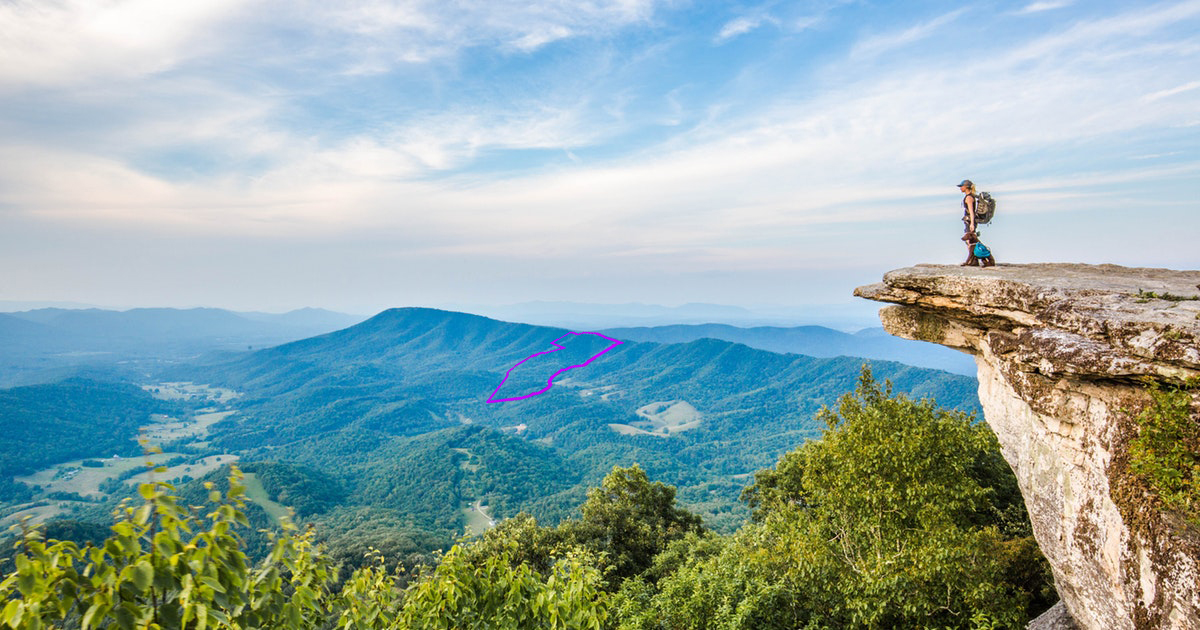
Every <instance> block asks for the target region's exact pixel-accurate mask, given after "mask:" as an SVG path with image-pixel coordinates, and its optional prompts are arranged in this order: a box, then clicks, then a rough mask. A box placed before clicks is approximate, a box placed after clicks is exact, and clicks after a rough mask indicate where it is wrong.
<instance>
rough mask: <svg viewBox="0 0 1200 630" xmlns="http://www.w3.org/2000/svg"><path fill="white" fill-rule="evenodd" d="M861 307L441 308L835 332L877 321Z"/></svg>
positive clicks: (533, 320)
mask: <svg viewBox="0 0 1200 630" xmlns="http://www.w3.org/2000/svg"><path fill="white" fill-rule="evenodd" d="M861 302H862V303H861V304H860V303H850V304H836V305H805V306H793V307H782V306H775V307H756V308H753V309H751V308H744V307H741V306H729V305H725V304H705V303H689V304H683V305H680V306H662V305H659V304H642V303H637V302H631V303H626V304H594V303H587V302H562V301H559V302H549V301H537V302H522V303H519V304H507V305H466V304H461V305H446V306H445V308H446V309H448V310H452V311H461V312H467V313H476V314H479V315H484V316H487V317H493V318H496V319H500V320H504V321H511V322H524V323H527V324H537V325H541V326H554V327H557V328H571V329H573V330H597V329H601V328H615V327H629V326H668V325H675V324H709V323H716V324H729V325H733V326H743V327H745V326H794V325H798V324H819V325H822V326H830V327H833V328H836V329H840V330H858V329H861V328H867V327H871V326H876V325H877V324H878V322H879V319H878V317H877V316H876V314H875V313H876V310H877V309H876V307H875V305H872V304H868V303H866V302H865V301H861Z"/></svg>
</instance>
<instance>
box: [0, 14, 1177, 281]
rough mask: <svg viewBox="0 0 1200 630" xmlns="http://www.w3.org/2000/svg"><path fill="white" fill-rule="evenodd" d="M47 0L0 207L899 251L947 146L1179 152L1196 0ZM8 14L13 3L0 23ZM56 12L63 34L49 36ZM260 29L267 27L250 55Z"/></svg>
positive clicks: (569, 244)
mask: <svg viewBox="0 0 1200 630" xmlns="http://www.w3.org/2000/svg"><path fill="white" fill-rule="evenodd" d="M468 5H469V6H468ZM534 5H537V6H534ZM52 6H53V7H54V9H53V10H49V11H47V12H44V14H43V15H41V16H40V17H36V16H35V14H36V13H37V12H35V11H33V10H32V8H31V7H32V5H31V4H27V3H15V4H14V3H9V4H0V13H3V15H0V60H5V61H7V60H20V59H25V58H26V57H27V56H30V55H32V56H37V55H43V56H45V57H46V58H45V59H43V60H41V61H40V62H38V63H41V64H42V65H41V66H38V67H40V68H41V70H39V71H37V72H33V71H29V70H13V69H12V68H11V67H10V65H9V64H7V63H0V91H6V94H7V96H6V98H4V99H2V100H0V220H4V221H14V222H15V221H17V220H20V221H30V222H40V223H39V224H45V225H52V226H57V229H61V230H68V229H71V230H82V229H85V228H86V229H96V230H100V229H103V230H108V231H110V232H116V233H123V234H124V233H134V232H136V233H139V234H143V233H145V234H153V235H154V236H155V238H160V237H161V238H169V237H173V236H178V237H179V238H183V237H185V236H186V237H191V236H195V235H201V236H204V237H206V238H211V239H214V240H219V239H245V241H246V242H253V243H257V244H259V245H261V246H262V247H268V248H269V247H275V245H270V243H276V244H278V243H286V242H290V241H301V240H302V241H304V242H307V243H329V244H331V245H330V246H331V247H334V246H336V247H338V248H345V249H347V250H354V251H355V253H354V256H368V255H369V256H373V257H381V259H386V260H403V261H415V260H418V259H420V260H424V261H425V263H424V264H427V265H428V268H434V267H438V268H440V265H441V264H442V263H444V264H445V265H459V266H464V265H467V263H465V262H462V261H475V262H478V263H479V264H481V265H484V266H487V267H488V273H489V274H492V273H494V274H497V275H500V276H502V275H503V273H505V272H504V270H505V269H508V270H509V271H508V272H507V273H510V274H517V273H529V274H535V273H543V272H540V271H537V269H538V268H554V269H555V270H556V271H555V273H561V274H564V275H563V276H562V277H564V278H567V277H582V276H580V275H579V274H583V276H588V274H591V273H593V272H591V271H588V269H590V268H597V269H601V268H602V269H604V270H607V271H605V273H608V272H609V271H611V272H612V273H614V274H617V275H620V274H626V273H628V274H643V275H647V276H649V275H653V274H655V273H658V274H663V273H667V272H668V271H669V272H671V273H676V272H678V273H684V272H688V273H691V272H705V273H707V272H710V271H712V272H716V271H721V270H731V269H733V270H764V269H783V268H796V267H805V266H806V267H811V268H819V267H821V266H822V265H843V264H850V263H849V262H847V261H854V260H857V261H858V262H857V263H855V264H859V263H861V262H862V261H864V260H880V261H882V260H883V259H884V258H886V257H888V256H907V255H911V256H913V257H914V258H917V257H921V256H924V255H926V254H927V252H928V251H929V248H930V247H932V246H933V245H931V243H933V242H934V238H935V237H934V236H931V235H930V234H929V233H927V232H930V227H929V226H935V225H937V226H941V227H946V226H947V225H948V226H949V227H948V229H949V230H950V231H951V232H953V230H954V228H955V226H954V222H955V221H954V216H952V215H954V214H955V212H956V208H955V200H954V199H953V197H954V195H953V192H954V191H953V186H952V184H953V183H954V182H957V181H958V180H960V179H962V178H963V177H972V178H973V179H975V180H976V181H980V182H981V183H984V184H985V185H987V186H988V187H989V188H991V189H992V190H994V191H996V192H997V193H998V194H1000V195H1002V198H1003V199H1004V200H1005V203H1006V206H1005V208H1006V216H1010V217H1014V224H1017V223H1018V222H1019V221H1020V220H1021V219H1020V217H1027V218H1028V219H1029V220H1032V219H1033V218H1034V217H1047V216H1053V215H1054V214H1055V213H1059V212H1062V209H1063V208H1064V207H1071V205H1072V203H1073V202H1075V201H1078V202H1080V203H1083V202H1086V203H1087V204H1089V205H1091V204H1096V203H1109V204H1112V203H1117V201H1114V199H1116V197H1114V196H1113V195H1111V194H1110V193H1112V192H1113V191H1116V190H1131V189H1134V188H1137V187H1138V186H1143V185H1146V184H1147V183H1149V182H1160V181H1175V182H1178V181H1191V180H1194V177H1195V174H1196V173H1197V172H1200V158H1197V156H1196V154H1195V152H1194V150H1193V149H1191V148H1190V145H1189V144H1188V140H1189V136H1187V135H1186V134H1189V133H1190V134H1192V135H1193V136H1194V134H1195V133H1196V132H1195V131H1194V130H1192V131H1187V130H1188V129H1192V128H1188V127H1185V126H1186V125H1187V124H1189V123H1194V122H1195V116H1196V114H1195V112H1196V111H1200V89H1197V88H1200V82H1196V81H1190V80H1189V78H1190V77H1191V76H1193V74H1194V70H1193V68H1195V67H1196V66H1197V64H1200V46H1197V45H1196V43H1195V41H1194V37H1193V35H1192V33H1194V32H1195V26H1196V22H1197V17H1198V16H1200V1H1198V0H1183V1H1179V2H1166V3H1162V4H1157V5H1153V6H1151V7H1140V8H1137V9H1136V10H1127V11H1124V12H1116V13H1113V12H1111V11H1110V12H1093V13H1087V14H1082V13H1078V12H1076V11H1077V10H1076V9H1074V8H1072V9H1070V10H1069V12H1070V20H1069V22H1064V23H1063V24H1064V26H1062V27H1061V28H1045V29H1039V30H1036V31H1030V32H1035V33H1038V34H1036V35H1031V34H1028V33H1027V32H1005V33H1001V32H1000V31H995V33H997V35H996V37H995V39H993V45H992V46H990V47H989V48H987V49H986V50H979V49H972V48H961V49H960V48H954V49H951V48H950V46H952V45H953V42H952V41H942V40H943V39H946V40H952V39H953V38H954V36H956V35H958V34H960V31H962V30H968V29H972V28H988V27H989V26H990V25H989V24H979V23H977V20H975V19H972V20H966V19H961V16H962V15H963V14H964V13H963V11H964V10H958V11H954V12H951V13H947V14H942V15H933V16H925V17H924V18H921V17H910V18H909V19H908V21H907V22H901V24H909V25H910V26H906V27H901V28H899V29H898V30H892V31H887V30H886V29H887V28H889V26H887V25H889V24H896V22H895V20H890V19H887V20H885V19H880V20H878V21H874V22H871V21H864V22H863V26H862V27H861V28H863V29H864V30H865V31H866V32H868V33H874V34H868V35H865V36H864V35H863V33H860V32H856V29H858V28H860V27H859V26H857V25H856V26H854V27H852V28H846V27H845V24H844V22H839V20H840V19H842V18H841V16H838V15H833V14H830V13H828V12H825V13H821V16H822V17H821V20H822V22H821V24H822V28H821V29H819V31H814V32H812V33H807V34H805V36H804V37H794V36H792V34H793V33H794V32H795V30H796V29H797V28H799V26H798V24H799V22H796V20H795V18H794V16H792V17H787V16H784V15H782V14H780V15H779V16H776V17H775V18H773V19H776V20H778V22H777V25H778V26H779V28H764V25H766V24H768V22H771V20H772V18H768V17H767V14H765V13H763V14H762V15H761V16H759V17H754V15H753V14H751V15H748V16H745V17H742V18H739V19H734V20H729V21H725V22H724V23H723V25H722V27H721V30H720V33H719V34H718V35H717V39H716V40H714V39H713V33H712V29H713V26H712V25H713V24H722V22H721V20H720V19H718V18H714V17H713V16H711V15H708V16H706V19H705V20H703V21H701V23H702V24H703V25H704V26H703V27H702V28H701V27H697V28H696V29H695V32H689V31H688V30H687V29H686V28H682V27H679V26H678V25H676V26H674V27H672V28H665V29H662V30H657V29H658V25H657V24H658V23H657V20H666V19H672V18H675V17H677V16H675V14H674V13H672V11H679V10H681V9H680V8H679V7H680V6H682V5H677V4H671V5H666V4H660V3H658V2H650V1H649V0H645V1H638V0H629V1H626V2H617V1H611V2H594V1H593V2H584V1H582V0H579V1H574V0H561V1H560V2H550V3H532V4H531V3H523V2H517V1H516V0H504V1H501V2H497V3H494V4H489V3H474V4H472V3H468V4H458V3H434V2H432V1H429V2H423V1H418V0H413V1H411V2H382V1H366V0H363V1H359V2H356V3H354V4H350V5H340V6H339V5H336V4H326V3H317V2H315V0H314V1H313V2H310V3H305V4H296V3H284V2H282V0H280V1H279V2H278V3H275V2H273V1H272V0H262V1H261V2H246V3H233V2H227V3H224V4H221V5H219V9H214V8H210V7H207V6H206V7H205V8H204V9H193V10H194V11H197V12H198V13H196V14H195V15H193V16H192V17H190V18H182V17H177V16H176V17H170V19H168V18H165V17H164V18H155V19H160V20H162V21H163V22H162V23H163V24H168V23H170V24H176V26H173V27H170V28H166V30H167V31H170V33H169V34H164V35H162V36H161V37H159V38H157V39H156V38H149V39H148V40H146V41H145V42H141V43H138V42H137V41H134V42H133V43H131V44H129V46H131V47H132V48H130V49H129V50H126V51H125V52H121V53H119V54H118V53H112V55H111V56H109V57H105V54H106V53H104V52H103V51H102V50H100V49H101V48H103V42H104V41H106V40H104V39H103V38H102V37H99V36H93V35H89V33H92V32H93V31H94V30H95V29H96V28H99V27H95V26H87V27H86V28H85V27H83V26H80V25H81V24H92V23H93V22H94V19H93V18H95V15H100V14H104V11H105V10H109V9H111V8H112V7H121V6H127V7H132V6H134V4H133V3H128V4H123V3H121V2H114V3H110V4H106V5H103V7H107V8H102V9H97V11H98V13H96V14H95V15H93V14H87V12H86V11H82V9H80V8H79V7H78V6H76V5H71V4H67V3H65V2H63V3H59V4H55V5H52ZM79 6H82V5H79ZM156 6H157V5H156ZM188 6H190V5H188ZM1030 6H1032V5H1030ZM843 8H846V9H847V10H849V9H853V7H850V6H847V7H843ZM668 9H669V10H668ZM972 11H980V12H982V11H983V10H982V9H978V8H975V9H972ZM4 12H7V13H4ZM247 12H248V13H247ZM1046 13H1047V15H1057V14H1050V13H1049V11H1048V10H1047V11H1046ZM1064 13H1067V11H1064ZM268 14H270V17H271V18H272V20H267V16H268ZM89 15H91V17H89ZM172 15H173V14H172ZM246 15H251V16H255V17H253V18H245V17H244V16H246ZM859 15H860V14H851V16H850V17H858V16H859ZM12 16H16V17H18V18H19V20H23V22H22V23H23V24H24V25H25V26H27V27H31V28H33V30H34V31H36V32H32V33H29V34H26V35H25V36H23V37H24V39H21V38H19V37H18V38H16V39H7V38H5V37H3V35H7V34H8V31H7V30H4V29H11V28H13V27H11V25H10V24H9V23H7V22H5V21H4V19H3V18H4V17H12ZM238 16H242V17H238ZM724 17H727V14H725V16H724ZM850 17H847V18H846V19H845V20H844V21H852V20H850ZM972 17H973V18H974V17H975V16H974V14H973V15H972ZM95 19H99V18H95ZM984 19H996V20H1009V21H1010V22H1011V18H1009V17H1005V16H998V17H997V16H991V17H990V18H989V17H988V16H984V15H982V14H981V16H980V20H984ZM1028 19H1029V20H1038V19H1051V18H1050V17H1046V18H1041V17H1037V16H1031V17H1029V18H1028ZM36 20H48V21H44V22H37V21H36ZM172 20H176V22H172ZM268 21H270V22H271V24H272V25H273V26H278V27H279V32H282V33H293V32H300V33H304V34H311V37H310V36H307V35H306V36H305V37H301V38H300V39H287V38H286V37H284V36H281V35H279V33H278V32H276V31H275V30H272V29H267V30H263V28H264V27H263V24H264V23H266V22H268ZM101 22H103V20H101ZM771 23H775V22H771ZM855 23H856V24H857V22H855ZM317 24H320V25H322V26H323V28H319V29H318V28H316V26H315V25H317ZM218 25H220V28H218ZM839 25H840V26H839ZM804 26H805V27H808V26H811V25H809V24H807V23H805V24H804ZM51 27H53V28H65V29H66V31H67V32H69V33H72V34H74V35H78V36H81V37H82V40H81V41H82V42H83V43H81V44H79V46H80V48H79V49H78V50H74V51H72V52H70V53H69V54H66V53H64V54H66V57H62V58H60V57H58V56H56V54H57V53H54V52H53V51H51V52H46V50H48V49H49V48H51V47H52V44H54V43H56V42H60V35H58V34H54V33H50V34H48V33H43V32H41V30H42V29H45V28H51ZM113 28H116V27H113ZM164 28H165V27H164ZM835 28H842V29H843V30H842V31H841V32H838V33H831V31H832V29H835ZM891 28H894V27H891ZM72 29H73V30H72ZM637 29H644V30H641V31H638V30H637ZM881 29H882V30H881ZM626 30H628V31H629V32H632V33H634V35H635V36H634V37H630V38H628V39H622V37H621V33H623V32H626ZM119 31H120V29H116V30H115V31H113V32H119ZM13 32H14V33H15V32H16V31H13ZM664 33H669V34H670V35H669V36H666V37H663V36H662V35H663V34H664ZM943 33H947V34H948V35H947V37H946V38H943V37H942V34H943ZM650 35H653V37H651V36H650ZM856 35H858V36H859V37H860V39H858V41H857V43H853V42H854V37H855V36H856ZM268 36H269V37H268ZM964 36H969V34H968V35H964ZM113 37H115V35H114V36H113ZM255 37H259V38H260V39H263V41H262V42H261V50H264V51H266V52H265V53H264V54H262V55H257V56H249V55H248V54H247V51H249V50H251V49H250V48H248V47H247V42H248V41H249V40H252V39H254V38H255ZM271 37H275V38H276V39H271ZM739 37H741V38H747V41H749V38H754V37H770V38H775V39H771V40H769V41H771V42H772V45H773V46H774V48H773V49H772V52H771V54H770V55H764V56H763V57H761V58H758V59H756V60H755V63H756V64H758V65H757V66H756V67H755V70H754V71H755V72H762V73H764V76H765V79H764V80H763V82H764V83H767V84H769V86H770V89H769V90H763V91H762V92H761V93H758V94H754V95H747V94H741V93H735V92H736V90H737V89H740V87H741V86H742V85H744V83H739V81H742V80H743V76H744V75H745V74H747V72H746V70H745V66H737V65H732V62H730V61H729V58H730V57H732V56H731V55H727V54H722V53H725V52H727V51H728V50H731V49H732V48H733V47H730V48H728V49H723V48H714V47H713V43H714V41H716V43H721V42H722V41H731V40H733V39H734V38H739ZM89 38H90V39H89ZM826 38H828V39H826ZM199 40H204V43H203V46H208V47H210V48H200V49H192V48H190V46H191V43H192V42H196V41H199ZM12 42H16V43H12ZM31 42H32V43H31ZM554 42H571V43H570V45H564V46H562V47H555V45H554ZM827 42H832V44H831V45H829V46H828V47H827V48H820V49H819V50H817V49H815V48H812V46H817V45H818V44H820V43H827ZM618 43H620V46H618ZM289 45H290V46H292V48H293V50H291V51H290V52H291V54H284V53H285V52H289V49H288V47H289ZM622 46H627V47H628V49H622ZM689 46H690V48H689ZM847 46H849V48H850V52H848V53H845V52H843V53H841V54H840V56H839V54H838V53H837V52H836V51H839V50H841V51H844V50H845V49H846V47H847ZM905 47H913V51H914V52H916V53H917V54H912V55H908V54H904V55H891V56H889V57H888V63H887V64H880V63H879V61H880V57H881V56H883V55H887V54H888V53H891V52H893V51H899V50H901V49H903V48H905ZM762 48H763V49H769V48H771V47H770V46H763V47H762ZM93 49H95V50H93ZM39 51H41V52H39ZM130 51H133V52H130ZM814 51H816V52H819V53H820V54H814ZM92 53H94V56H95V57H96V59H92V60H84V59H83V57H87V56H89V55H90V54H92ZM704 54H709V55H712V56H711V57H709V58H701V57H700V56H702V55H704ZM123 55H128V56H130V57H129V58H133V57H138V56H140V55H146V56H149V57H154V59H153V60H151V61H142V60H139V61H138V62H131V63H130V64H129V66H128V67H120V66H121V61H122V60H123V59H125V58H126V57H124V56H123ZM951 55H952V58H953V59H954V63H953V64H949V63H945V59H947V58H948V57H949V56H951ZM76 62H78V63H80V64H83V66H84V69H83V70H79V69H76V68H73V67H72V64H74V63H76ZM89 63H91V64H92V65H91V66H88V64H89ZM725 63H730V64H731V65H729V66H723V65H722V64H725ZM806 63H807V64H808V65H805V64H806ZM139 64H141V65H139ZM35 65H36V64H35ZM881 66H886V67H885V68H884V67H881ZM1148 68H1152V69H1153V72H1150V71H1147V69H1148ZM964 77H966V78H965V79H964ZM1114 86H1119V88H1114ZM731 93H732V94H731ZM47 94H49V96H47ZM735 99H739V100H735ZM1181 130H1183V131H1181ZM1164 138H1166V139H1164ZM1152 160H1153V161H1152ZM1131 164H1132V165H1133V168H1131V167H1130V165H1131ZM1188 178H1191V180H1189V179H1188ZM1153 188H1154V189H1156V190H1157V189H1158V188H1163V189H1167V188H1171V187H1158V186H1155V187H1153ZM1175 188H1178V187H1175ZM1163 203H1164V204H1165V203H1166V202H1163ZM1008 213H1011V214H1008ZM947 216H949V218H947ZM1135 227H1136V226H1135ZM998 229H999V228H998ZM1130 229H1134V228H1130ZM922 230H924V231H922ZM0 232H3V231H0ZM8 233H13V232H8ZM953 236H954V235H953V234H951V235H950V237H951V238H949V239H947V240H948V241H950V244H951V245H957V242H956V241H954V239H953ZM0 237H3V235H2V234H0ZM0 244H3V242H2V241H0ZM800 244H802V246H801V245H800ZM278 247H280V248H283V246H282V245H278ZM3 249H4V248H3V247H0V250H3ZM359 249H361V250H362V251H361V252H358V250H359ZM381 252H383V253H381ZM956 252H957V250H955V253H956ZM4 255H5V254H3V252H2V251H0V264H4V263H5V259H4V258H3V256H4ZM354 256H352V258H354ZM354 259H355V260H359V259H358V258H354ZM438 261H440V262H438ZM480 261H486V262H480ZM511 261H525V262H520V263H512V262H511ZM360 262H361V261H360ZM510 263H511V264H513V265H518V266H513V267H510V266H508V265H510ZM526 263H528V264H526ZM346 264H347V265H349V264H350V263H346ZM862 264H865V263H862ZM880 264H883V263H882V262H881V263H880ZM520 265H525V266H520ZM518 269H519V271H518ZM566 269H570V270H571V271H570V272H569V273H568V271H565V270H566ZM531 270H533V271H531ZM431 273H432V274H434V275H436V273H439V272H431ZM595 273H599V272H595ZM570 274H576V275H575V276H571V275H570ZM514 277H515V276H514ZM522 277H523V276H522ZM588 277H590V276H588Z"/></svg>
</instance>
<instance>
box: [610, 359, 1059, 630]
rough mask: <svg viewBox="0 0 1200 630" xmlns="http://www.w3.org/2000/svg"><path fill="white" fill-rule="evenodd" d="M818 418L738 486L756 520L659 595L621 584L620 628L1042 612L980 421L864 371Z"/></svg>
mask: <svg viewBox="0 0 1200 630" xmlns="http://www.w3.org/2000/svg"><path fill="white" fill-rule="evenodd" d="M820 417H821V418H822V419H823V420H824V421H825V423H826V426H827V429H826V431H825V434H824V436H823V437H822V439H820V440H816V441H811V442H808V443H806V444H804V445H803V446H801V447H800V448H798V449H796V450H795V451H793V452H791V453H788V454H787V455H785V456H784V457H783V458H782V459H781V460H780V462H779V465H778V466H777V467H776V468H775V469H774V470H766V471H761V472H759V473H758V475H757V476H756V480H755V483H754V484H753V485H752V486H750V487H749V488H748V489H747V490H746V493H745V498H746V500H747V501H748V503H750V504H751V506H752V507H753V508H754V515H755V520H756V522H753V523H750V524H747V525H746V526H745V527H743V528H742V530H740V531H739V532H738V533H737V534H736V535H734V536H732V537H730V538H728V539H724V540H721V541H719V542H717V541H709V542H706V543H705V544H704V545H698V546H697V547H696V549H695V550H694V551H692V552H690V555H688V556H687V558H686V559H685V560H683V561H682V562H680V561H678V560H676V561H675V562H676V563H677V564H678V568H676V569H675V570H674V571H672V572H670V574H669V575H667V576H666V577H664V578H663V579H661V580H660V581H659V582H658V584H657V585H651V584H649V583H648V582H647V581H645V580H632V581H630V582H627V583H626V585H625V587H624V588H623V589H622V591H621V594H620V596H619V597H618V600H617V602H616V604H615V606H616V607H617V609H618V610H620V611H622V612H623V613H624V615H625V617H624V619H623V621H622V623H621V627H623V628H656V627H672V628H697V629H699V628H798V627H813V628H819V627H836V628H924V627H937V628H974V627H1013V628H1015V627H1020V626H1021V625H1022V624H1023V623H1024V622H1025V621H1026V620H1027V619H1028V618H1029V616H1030V615H1031V614H1032V613H1036V612H1040V610H1037V609H1038V608H1044V607H1045V606H1047V605H1048V604H1049V603H1051V602H1047V601H1045V595H1046V586H1047V585H1048V572H1047V571H1045V570H1044V568H1043V569H1041V570H1039V571H1035V573H1036V575H1037V576H1040V579H1037V577H1035V578H1034V579H1033V580H1032V582H1033V583H1032V584H1031V583H1030V582H1031V580H1030V579H1029V576H1028V575H1019V573H1020V571H1026V572H1027V571H1028V569H1026V568H1025V564H1027V563H1028V562H1029V561H1030V556H1029V554H1028V553H1024V552H1025V551H1028V545H1023V544H1022V543H1013V542H1011V541H1010V540H1006V538H1005V535H1004V534H1003V532H1002V530H1001V527H1002V526H1007V518H1008V516H1007V515H1008V514H1009V513H1010V512H1011V511H1012V506H1010V505H1005V504H1004V503H1005V501H1006V500H1007V499H1006V497H1007V495H1008V492H1007V490H1005V489H1004V488H1001V489H1002V490H1005V491H1004V492H1001V491H1000V490H998V489H997V488H996V487H995V486H994V484H995V483H996V482H997V480H998V479H999V478H1000V477H998V474H997V471H995V470H994V469H993V467H994V464H995V461H994V458H993V457H992V454H993V453H995V452H996V451H997V450H998V447H997V445H996V444H995V438H994V436H993V435H991V433H990V431H989V430H988V428H987V427H986V426H984V425H980V424H976V423H974V422H972V419H971V418H970V417H969V416H967V415H965V414H962V413H960V412H952V411H945V410H940V409H937V408H936V407H935V406H934V405H933V403H932V402H928V401H926V402H915V401H912V400H909V399H907V398H905V397H903V396H892V395H891V392H890V390H889V389H886V388H881V387H880V386H879V385H877V384H876V383H875V382H874V380H873V378H872V377H871V374H870V372H869V370H866V369H864V370H863V374H862V377H861V379H860V383H859V386H858V389H857V390H856V391H855V393H854V394H853V395H847V396H845V397H843V398H842V400H841V401H840V403H839V405H838V407H837V409H836V410H825V411H823V412H822V413H821V414H820ZM1009 476H1010V477H1011V472H1010V473H1009ZM1001 485H1003V484H1001ZM1015 540H1024V539H1015ZM1034 560H1035V561H1038V560H1040V557H1036V556H1035V557H1034ZM1041 562H1043V563H1044V561H1041ZM1041 566H1043V567H1044V564H1043V565H1041Z"/></svg>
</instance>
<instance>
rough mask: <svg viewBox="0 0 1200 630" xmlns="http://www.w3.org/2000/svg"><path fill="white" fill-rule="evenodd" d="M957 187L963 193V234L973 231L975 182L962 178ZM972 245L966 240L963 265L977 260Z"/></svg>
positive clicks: (974, 262)
mask: <svg viewBox="0 0 1200 630" xmlns="http://www.w3.org/2000/svg"><path fill="white" fill-rule="evenodd" d="M958 189H959V190H960V191H962V193H963V200H962V207H963V218H962V221H963V234H970V233H974V232H975V184H974V183H972V182H971V180H969V179H964V180H962V182H960V183H959V184H958ZM973 247H974V245H973V244H972V243H971V242H970V241H969V240H967V261H966V262H964V263H962V266H963V267H966V266H968V265H974V264H976V263H977V262H978V259H976V258H975V251H974V250H973V249H972V248H973Z"/></svg>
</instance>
